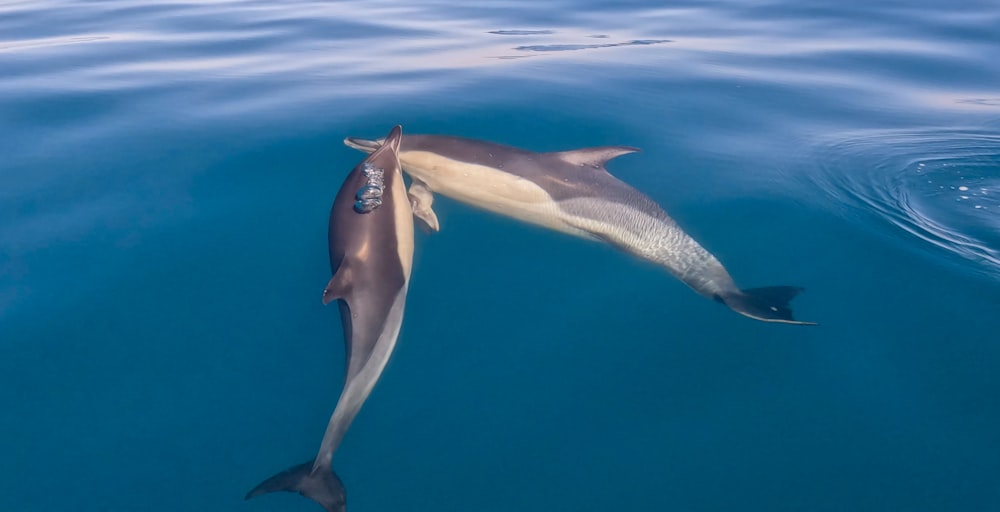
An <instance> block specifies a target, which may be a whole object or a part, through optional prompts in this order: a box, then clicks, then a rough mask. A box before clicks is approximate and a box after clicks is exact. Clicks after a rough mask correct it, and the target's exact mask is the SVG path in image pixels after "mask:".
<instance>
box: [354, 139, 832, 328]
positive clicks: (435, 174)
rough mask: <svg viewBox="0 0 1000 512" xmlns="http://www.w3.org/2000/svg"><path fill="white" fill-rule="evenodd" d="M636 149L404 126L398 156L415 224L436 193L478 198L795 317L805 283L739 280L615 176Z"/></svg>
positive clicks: (425, 217) (705, 289) (721, 298)
mask: <svg viewBox="0 0 1000 512" xmlns="http://www.w3.org/2000/svg"><path fill="white" fill-rule="evenodd" d="M383 143H384V140H382V139H380V140H366V139H359V138H354V137H348V138H346V139H344V144H346V145H347V146H350V147H352V148H354V149H358V150H360V151H364V152H368V153H371V152H372V151H375V150H377V149H378V148H379V147H380V146H382V144H383ZM636 151H638V149H637V148H632V147H627V146H605V147H592V148H584V149H576V150H572V151H561V152H554V153H535V152H533V151H527V150H523V149H519V148H515V147H511V146H504V145H500V144H494V143H492V142H487V141H481V140H474V139H465V138H460V137H450V136H443V135H407V136H406V137H404V138H403V141H402V143H401V144H400V151H399V161H400V163H401V164H402V166H403V171H405V172H406V173H407V174H409V175H410V177H411V178H412V180H413V181H412V183H411V185H410V190H409V197H410V202H411V208H412V209H413V213H414V215H415V216H416V218H417V222H418V224H419V225H420V226H421V227H422V228H423V229H425V230H426V231H438V230H439V229H440V225H439V223H438V219H437V216H436V215H435V214H434V211H433V210H432V209H431V204H432V201H433V193H435V192H437V193H439V194H443V195H445V196H448V197H451V198H453V199H456V200H458V201H461V202H464V203H466V204H469V205H471V206H474V207H478V208H481V209H484V210H487V211H491V212H494V213H497V214H500V215H505V216H508V217H513V218H515V219H518V220H522V221H525V222H528V223H531V224H536V225H540V226H544V227H547V228H550V229H554V230H556V231H561V232H564V233H569V234H571V235H575V236H578V237H582V238H587V239H591V240H597V241H600V242H605V243H608V244H611V245H612V246H614V247H617V248H618V249H620V250H622V251H624V252H627V253H630V254H632V255H635V256H637V257H639V258H641V259H644V260H647V261H650V262H653V263H655V264H657V265H659V266H661V267H663V268H665V269H667V270H668V271H669V272H670V273H671V274H673V275H674V276H676V277H677V278H678V279H680V280H681V281H683V282H684V283H685V284H687V285H688V286H690V287H691V288H692V289H694V290H695V291H696V292H698V293H700V294H701V295H704V296H705V297H708V298H710V299H713V300H716V301H718V302H722V303H724V304H726V305H727V306H729V307H730V308H731V309H732V310H734V311H736V312H737V313H740V314H742V315H745V316H748V317H750V318H754V319H757V320H763V321H765V322H781V323H787V324H808V325H813V323H812V322H802V321H798V320H795V319H794V318H793V316H792V310H791V308H790V306H789V302H790V301H791V300H792V298H793V297H795V295H797V294H798V293H799V292H801V291H802V288H799V287H794V286H772V287H766V288H749V289H740V288H739V287H737V286H736V283H735V282H734V281H733V278H732V277H730V275H729V272H727V271H726V269H725V267H723V266H722V263H720V262H719V260H718V259H716V257H715V256H713V255H712V254H711V253H710V252H708V251H707V250H705V248H703V247H702V246H701V245H700V244H698V242H697V241H695V240H694V239H693V238H691V237H690V236H689V235H688V234H687V233H685V232H684V230H683V229H681V227H680V226H678V225H677V223H676V222H675V221H674V220H673V219H672V218H670V216H669V215H667V213H666V212H664V211H663V209H662V208H660V206H659V205H657V204H656V203H655V202H653V200H652V199H650V198H649V197H647V196H646V195H644V194H642V193H641V192H639V191H638V190H636V189H634V188H632V187H631V186H629V185H627V184H625V183H624V182H622V181H620V180H618V179H617V178H615V177H614V176H612V175H611V174H610V173H608V171H607V170H606V169H605V167H604V166H605V164H606V163H607V162H608V161H609V160H611V159H612V158H615V157H617V156H620V155H624V154H626V153H633V152H636Z"/></svg>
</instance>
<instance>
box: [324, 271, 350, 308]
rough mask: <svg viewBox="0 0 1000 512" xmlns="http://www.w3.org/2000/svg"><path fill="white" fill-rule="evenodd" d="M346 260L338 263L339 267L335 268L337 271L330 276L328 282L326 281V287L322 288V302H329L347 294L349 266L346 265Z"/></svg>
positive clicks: (348, 289)
mask: <svg viewBox="0 0 1000 512" xmlns="http://www.w3.org/2000/svg"><path fill="white" fill-rule="evenodd" d="M346 263H347V262H343V263H341V264H340V268H338V269H337V273H336V274H334V275H333V277H331V278H330V282H329V283H326V288H324V289H323V304H329V303H331V302H333V301H335V300H337V299H343V298H344V297H346V296H347V292H348V291H350V289H351V283H350V274H351V271H350V267H348V266H347V265H346Z"/></svg>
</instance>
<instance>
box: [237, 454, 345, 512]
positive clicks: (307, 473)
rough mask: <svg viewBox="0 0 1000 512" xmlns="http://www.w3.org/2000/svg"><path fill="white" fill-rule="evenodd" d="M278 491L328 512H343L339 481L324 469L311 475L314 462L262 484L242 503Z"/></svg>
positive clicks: (342, 486) (317, 470) (293, 468)
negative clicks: (316, 504)
mask: <svg viewBox="0 0 1000 512" xmlns="http://www.w3.org/2000/svg"><path fill="white" fill-rule="evenodd" d="M278 491H288V492H297V493H299V494H301V495H303V496H305V497H306V498H309V499H311V500H313V501H315V502H316V503H319V504H320V505H322V506H323V508H324V509H325V510H326V511H327V512H344V510H345V503H346V501H347V500H346V491H345V490H344V484H343V482H341V481H340V477H338V476H337V474H336V473H334V472H333V471H332V470H330V469H329V468H325V467H323V466H320V467H318V468H316V470H315V471H313V461H309V462H306V463H305V464H299V465H298V466H294V467H291V468H288V469H286V470H284V471H282V472H281V473H278V474H277V475H274V476H272V477H271V478H268V479H267V480H264V481H263V482H261V483H260V484H259V485H257V487H254V488H253V489H252V490H251V491H250V492H248V493H247V495H246V497H245V498H244V499H250V498H253V497H256V496H260V495H261V494H268V493H272V492H278Z"/></svg>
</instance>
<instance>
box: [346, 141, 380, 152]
mask: <svg viewBox="0 0 1000 512" xmlns="http://www.w3.org/2000/svg"><path fill="white" fill-rule="evenodd" d="M383 142H385V140H384V139H378V140H368V139H359V138H357V137H347V138H346V139H344V145H345V146H347V147H349V148H354V149H356V150H358V151H364V152H365V153H371V152H373V151H375V150H376V149H378V148H380V147H382V143H383Z"/></svg>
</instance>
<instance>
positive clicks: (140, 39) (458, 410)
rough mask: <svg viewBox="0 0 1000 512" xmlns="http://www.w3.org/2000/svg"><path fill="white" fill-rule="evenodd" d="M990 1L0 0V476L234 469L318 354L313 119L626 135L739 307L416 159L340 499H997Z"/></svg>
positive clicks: (135, 493)
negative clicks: (464, 188) (423, 222)
mask: <svg viewBox="0 0 1000 512" xmlns="http://www.w3.org/2000/svg"><path fill="white" fill-rule="evenodd" d="M998 27H1000V3H998V2H997V1H996V0H962V1H960V2H953V1H944V0H938V1H933V2H932V1H926V0H910V1H896V0H870V1H861V0H842V1H832V0H830V1H826V0H797V1H792V0H784V1H767V0H752V1H750V0H742V1H741V0H717V1H702V2H697V1H693V0H686V1H672V2H655V1H652V0H645V1H625V0H614V1H612V0H580V1H575V2H574V1H569V0H556V1H548V2H542V1H535V0H531V1H528V0H488V1H483V2H476V1H471V0H470V1H458V0H447V1H446V0H432V1H425V2H402V1H398V0H371V1H357V0H353V1H326V2H323V1H280V2H276V1H260V0H258V1H200V2H198V1H191V0H176V1H171V2H159V1H150V2H140V1H137V0H113V1H112V0H106V1H71V0H23V1H17V0H14V1H0V510H3V511H4V512H43V511H54V510H76V511H114V512H119V511H122V512H125V511H143V512H147V511H148V512H159V511H163V512H168V511H169V512H176V511H211V512H220V511H227V512H264V511H303V512H307V511H317V510H319V508H318V507H317V506H316V505H315V504H314V503H311V502H309V501H307V500H305V499H304V498H301V497H299V496H295V495H291V494H281V495H269V496H265V497H261V498H257V499H255V500H253V501H250V502H244V501H243V494H244V493H245V492H246V491H247V490H248V489H249V488H250V487H252V486H253V485H255V484H256V483H258V482H259V481H260V480H261V479H263V478H265V477H267V476H269V475H271V474H273V473H275V472H276V471H278V470H281V469H283V468H286V467H288V466H290V465H292V464H296V463H299V462H302V461H304V460H307V459H308V458H309V457H311V456H313V454H314V453H315V451H316V449H317V447H318V446H319V440H320V437H321V436H322V433H323V429H324V427H325V425H326V421H327V419H328V417H329V414H330V412H331V411H332V410H333V406H334V403H335V401H336V398H337V394H338V393H339V391H340V385H341V379H342V375H343V358H344V355H343V350H344V349H343V343H342V337H341V326H340V320H339V317H338V314H337V312H336V309H335V308H332V307H324V306H323V305H322V304H321V302H320V295H321V292H322V289H323V286H324V285H325V283H326V282H327V280H328V279H329V273H330V270H329V262H328V261H327V254H326V251H327V249H326V223H327V214H328V212H329V207H330V204H331V201H332V199H333V196H334V194H335V192H336V190H337V188H338V187H339V186H340V183H341V181H342V180H343V178H344V176H345V174H346V173H347V171H348V170H350V168H351V167H353V166H354V165H355V164H356V163H357V162H358V161H359V160H360V159H361V154H360V153H358V152H356V151H354V150H352V149H349V148H347V147H345V146H344V145H343V144H342V140H343V138H344V137H345V136H358V137H367V138H375V137H381V136H383V135H385V133H386V132H387V131H388V130H389V128H390V127H391V126H392V125H394V124H397V123H399V124H402V125H403V129H404V133H440V134H449V135H460V136H466V137H474V138H481V139H487V140H491V141H495V142H501V143H506V144H512V145H516V146H520V147H524V148H527V149H531V150H535V151H556V150H565V149H572V148H577V147H584V146H594V145H612V144H623V145H632V146H638V147H640V148H642V150H643V151H642V153H639V154H634V155H628V156H624V157H621V158H619V159H616V160H614V161H613V162H612V163H611V164H610V165H609V169H610V171H611V172H612V173H613V174H615V175H616V176H618V177H620V178H621V179H622V180H624V181H626V182H628V183H630V184H632V185H633V186H635V187H636V188H638V189H639V190H641V191H643V192H644V193H646V194H648V195H649V196H650V197H652V198H653V199H654V200H656V201H657V202H659V203H660V204H661V205H663V207H664V208H665V209H666V210H667V211H668V212H669V213H670V214H671V215H672V216H674V217H675V218H676V219H677V221H678V222H679V223H681V225H682V226H684V228H685V229H686V230H687V231H688V232H689V233H690V234H691V235H692V236H694V237H695V238H696V239H698V240H699V241H701V243H702V244H703V245H704V246H705V247H707V248H708V249H710V250H711V251H712V252H714V253H715V254H716V255H717V256H718V257H719V259H720V260H722V262H723V263H725V265H726V266H727V268H728V269H729V270H730V272H731V273H732V274H733V276H734V277H735V279H736V281H737V282H738V283H739V284H740V285H741V286H745V287H754V286H769V285H798V286H803V287H805V288H806V292H805V293H804V294H803V295H802V296H800V297H799V298H797V299H796V300H795V302H794V306H795V311H796V315H797V316H798V317H799V318H802V319H805V320H814V321H818V322H820V323H821V325H820V326H819V327H796V326H786V325H775V324H765V323H761V322H755V321H753V320H749V319H747V318H744V317H741V316H739V315H736V314H734V313H732V312H731V311H729V310H728V309H726V308H725V307H723V306H720V305H719V304H716V303H713V302H711V301H708V300H705V299H703V298H702V297H700V296H698V295H696V294H695V293H693V292H692V291H691V290H689V289H688V288H687V287H685V286H684V285H683V284H682V283H680V282H679V281H677V280H676V279H674V278H672V277H671V276H669V275H668V274H666V273H665V272H663V271H662V270H661V269H658V268H655V267H653V266H651V265H649V264H646V263H643V262H640V261H638V260H635V259H634V258H631V257H629V256H626V255H624V254H622V253H619V252H617V251H615V250H613V249H611V248H610V247H607V246H602V245H599V244H595V243H591V242H587V241H583V240H578V239H575V238H571V237H568V236H565V235H560V234H557V233H553V232H548V231H544V230H542V229H539V228H534V227H530V226H526V225H523V224H519V223H517V222H515V221H512V220H509V219H506V218H500V217H497V216H493V215H490V214H486V213H482V212H480V211H477V210H473V209H471V208H469V207H466V206H464V205H462V204H459V203H456V202H454V201H451V200H449V199H447V198H440V197H439V198H438V199H437V202H436V203H435V208H436V210H437V212H438V215H439V217H440V219H441V223H442V231H441V232H440V233H438V234H435V235H433V236H428V235H425V234H423V233H418V234H417V240H416V242H417V249H416V262H415V267H414V273H413V279H412V282H411V288H410V295H409V300H408V307H407V316H406V319H405V322H404V325H403V330H402V335H401V337H400V341H399V344H398V347H397V351H396V352H395V354H394V355H393V358H392V360H391V361H390V363H389V366H388V367H387V369H386V371H385V374H384V375H383V378H382V380H381V381H380V382H379V384H378V386H377V387H376V388H375V391H374V393H373V394H372V396H371V398H370V399H369V400H368V402H367V404H366V405H365V407H364V408H363V409H362V411H361V414H360V415H359V417H358V418H357V421H356V422H355V423H354V425H353V426H352V428H351V430H350V432H348V434H347V438H346V440H345V442H344V444H343V445H342V447H341V449H340V451H339V452H338V453H337V455H336V457H335V460H334V466H335V467H336V469H337V471H338V472H339V474H340V475H341V476H342V477H343V478H344V481H345V484H346V486H347V490H348V496H349V510H350V511H351V512H362V511H380V512H385V511H408V512H422V511H435V512H440V511H455V512H501V511H505V512H506V511H518V512H529V511H538V512H555V511H574V512H607V511H635V512H647V511H649V512H652V511H720V512H721V511H727V512H728V511H767V512H772V511H789V512H793V511H794V512H800V511H852V512H853V511H887V510H906V511H949V512H952V511H963V512H964V511H969V512H972V511H976V512H979V511H995V510H1000V378H998V374H1000V334H998V333H1000V28H998Z"/></svg>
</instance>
